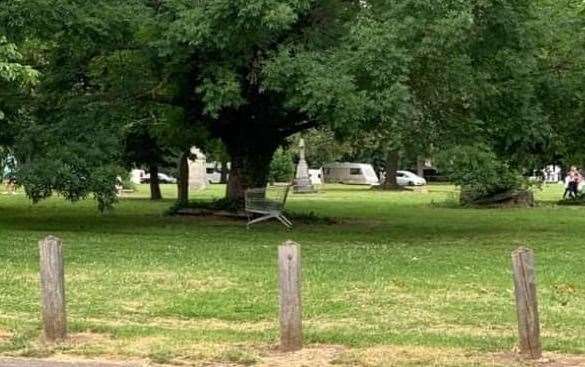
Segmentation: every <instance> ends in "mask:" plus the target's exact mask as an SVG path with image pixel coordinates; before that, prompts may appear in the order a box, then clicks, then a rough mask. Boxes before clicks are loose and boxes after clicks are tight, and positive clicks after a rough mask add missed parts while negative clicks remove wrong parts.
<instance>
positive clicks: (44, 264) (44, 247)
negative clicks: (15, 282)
mask: <svg viewBox="0 0 585 367" xmlns="http://www.w3.org/2000/svg"><path fill="white" fill-rule="evenodd" d="M39 250H40V255H41V256H40V265H41V302H42V305H41V306H42V316H43V334H44V338H45V341H47V342H49V343H53V342H57V341H61V340H63V339H65V338H66V337H67V315H66V312H65V270H64V261H63V245H62V243H61V240H60V239H58V238H56V237H53V236H49V237H47V238H45V239H44V240H41V241H40V242H39Z"/></svg>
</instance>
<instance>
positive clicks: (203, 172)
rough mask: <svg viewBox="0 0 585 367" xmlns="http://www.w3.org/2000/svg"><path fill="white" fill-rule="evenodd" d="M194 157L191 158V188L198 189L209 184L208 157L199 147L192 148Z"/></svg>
mask: <svg viewBox="0 0 585 367" xmlns="http://www.w3.org/2000/svg"><path fill="white" fill-rule="evenodd" d="M191 155H192V156H193V157H194V158H193V159H189V190H193V191H197V190H202V189H205V188H207V187H208V186H209V179H208V178H207V158H206V157H205V155H204V154H203V152H201V150H199V149H198V148H195V147H193V148H191Z"/></svg>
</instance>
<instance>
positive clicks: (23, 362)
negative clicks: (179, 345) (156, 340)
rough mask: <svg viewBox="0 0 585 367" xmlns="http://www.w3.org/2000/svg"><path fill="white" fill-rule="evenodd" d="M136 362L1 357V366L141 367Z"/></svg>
mask: <svg viewBox="0 0 585 367" xmlns="http://www.w3.org/2000/svg"><path fill="white" fill-rule="evenodd" d="M141 366H143V365H140V364H136V363H127V364H124V363H121V364H119V363H118V364H116V363H106V362H74V361H72V362H57V361H50V360H40V359H12V358H7V359H0V367H141Z"/></svg>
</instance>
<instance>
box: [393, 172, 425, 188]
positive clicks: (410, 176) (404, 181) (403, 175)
mask: <svg viewBox="0 0 585 367" xmlns="http://www.w3.org/2000/svg"><path fill="white" fill-rule="evenodd" d="M396 182H397V183H398V185H400V186H424V185H426V184H427V180H425V179H424V178H422V177H420V176H418V175H416V174H414V173H412V172H410V171H396Z"/></svg>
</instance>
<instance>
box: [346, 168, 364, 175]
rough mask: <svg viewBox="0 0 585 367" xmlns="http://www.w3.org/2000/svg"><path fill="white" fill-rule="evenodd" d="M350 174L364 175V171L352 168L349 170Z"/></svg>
mask: <svg viewBox="0 0 585 367" xmlns="http://www.w3.org/2000/svg"><path fill="white" fill-rule="evenodd" d="M349 174H350V175H352V176H358V175H361V174H362V169H361V168H350V169H349Z"/></svg>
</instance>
